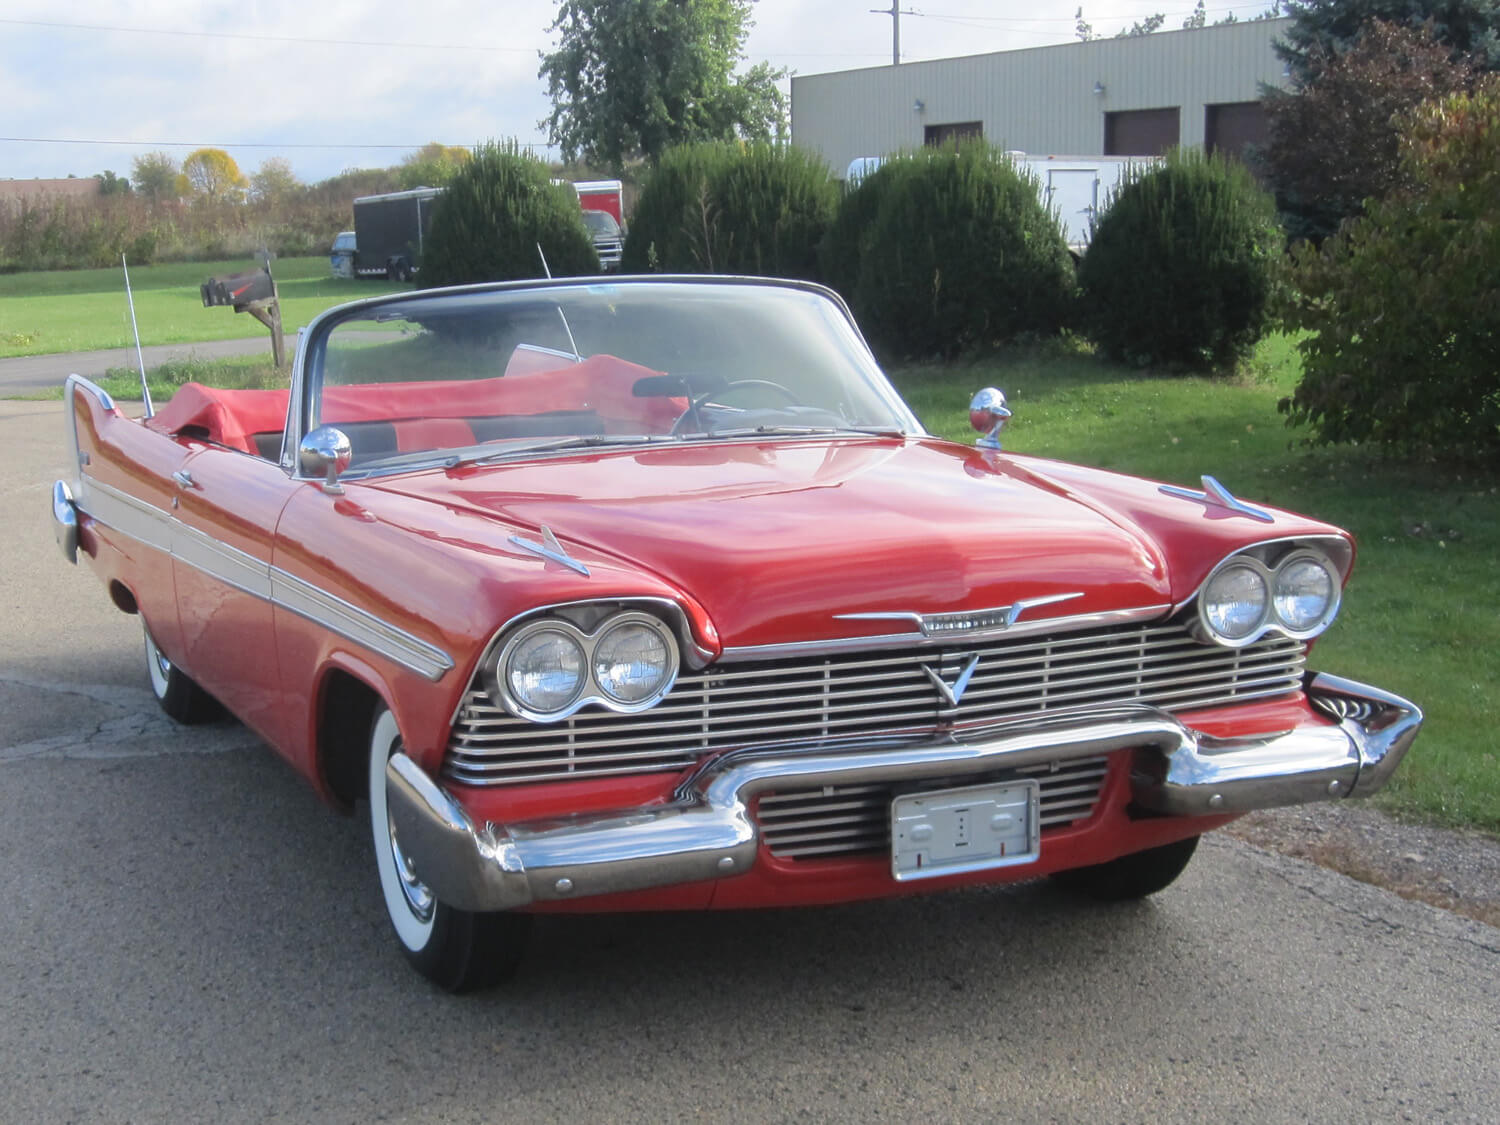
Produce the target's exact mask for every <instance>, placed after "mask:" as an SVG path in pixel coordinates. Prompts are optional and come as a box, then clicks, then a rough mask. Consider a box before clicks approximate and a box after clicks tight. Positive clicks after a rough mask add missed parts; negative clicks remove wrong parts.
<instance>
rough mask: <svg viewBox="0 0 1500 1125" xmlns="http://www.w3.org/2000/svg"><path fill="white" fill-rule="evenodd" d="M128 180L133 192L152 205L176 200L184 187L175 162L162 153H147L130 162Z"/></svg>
mask: <svg viewBox="0 0 1500 1125" xmlns="http://www.w3.org/2000/svg"><path fill="white" fill-rule="evenodd" d="M130 178H131V180H132V181H133V182H134V184H135V190H136V191H138V192H140V194H142V195H144V196H145V197H146V198H147V199H149V200H151V201H152V202H153V203H155V202H159V201H161V200H164V199H176V198H177V197H178V196H179V195H182V194H184V190H185V187H186V183H185V181H183V179H182V172H181V170H180V169H179V168H178V167H177V161H175V160H173V159H172V158H171V157H170V156H168V155H167V154H166V153H164V152H147V153H143V154H142V155H140V156H137V157H136V158H135V159H134V160H132V161H131V162H130Z"/></svg>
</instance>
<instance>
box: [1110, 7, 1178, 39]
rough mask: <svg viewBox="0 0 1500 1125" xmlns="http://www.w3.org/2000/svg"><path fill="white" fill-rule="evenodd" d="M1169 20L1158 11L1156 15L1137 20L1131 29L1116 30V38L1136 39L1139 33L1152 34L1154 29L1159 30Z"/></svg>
mask: <svg viewBox="0 0 1500 1125" xmlns="http://www.w3.org/2000/svg"><path fill="white" fill-rule="evenodd" d="M1166 22H1167V17H1166V16H1164V15H1162V13H1160V12H1157V13H1156V14H1155V15H1150V16H1147V17H1146V18H1145V19H1143V20H1137V21H1136V22H1135V23H1133V24H1131V25H1130V27H1129V29H1128V30H1126V29H1121V30H1120V31H1117V32H1115V38H1116V39H1134V38H1135V37H1136V36H1138V35H1150V34H1151V33H1152V32H1153V31H1159V30H1160V29H1161V25H1162V24H1164V23H1166Z"/></svg>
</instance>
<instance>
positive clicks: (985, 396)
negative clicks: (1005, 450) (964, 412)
mask: <svg viewBox="0 0 1500 1125" xmlns="http://www.w3.org/2000/svg"><path fill="white" fill-rule="evenodd" d="M1008 421H1010V407H1008V406H1006V405H1005V392H1004V391H1002V390H1000V389H999V388H998V387H985V388H984V389H983V390H982V391H980V392H979V393H977V394H976V395H975V396H974V398H973V399H972V400H971V401H970V402H969V425H971V426H973V427H974V428H975V429H976V430H978V431H979V432H980V433H981V434H983V435H984V436H983V437H981V438H980V439H979V440H978V441H976V442H975V443H974V446H975V448H977V449H999V448H1000V431H1001V430H1002V429H1004V428H1005V423H1006V422H1008Z"/></svg>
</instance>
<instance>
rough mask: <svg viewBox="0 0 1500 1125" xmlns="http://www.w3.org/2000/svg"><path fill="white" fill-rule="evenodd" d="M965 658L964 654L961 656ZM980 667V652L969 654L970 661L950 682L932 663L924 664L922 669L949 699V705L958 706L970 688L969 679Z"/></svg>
mask: <svg viewBox="0 0 1500 1125" xmlns="http://www.w3.org/2000/svg"><path fill="white" fill-rule="evenodd" d="M959 659H960V660H962V659H963V657H962V656H960V657H959ZM978 667H979V653H977V652H975V653H971V654H969V662H968V663H967V664H965V665H964V666H963V668H962V669H961V670H960V671H959V673H958V675H957V676H956V677H955V678H954V680H953V682H952V683H951V684H950V683H949V682H948V681H947V680H945V679H943V674H942V673H941V672H939V671H938V670H937V669H936V668H934V667H933V666H932V665H931V664H924V665H922V671H924V672H926V673H927V678H928V679H929V680H931V681H932V683H933V686H934V687H936V688H937V689H938V693H939V694H940V695H942V697H943V698H944V699H945V700H947V702H948V706H949V707H957V706H958V701H959V700H961V699H962V698H963V697H964V692H966V691H968V690H969V681H970V680H972V679H973V678H974V671H975V669H977V668H978Z"/></svg>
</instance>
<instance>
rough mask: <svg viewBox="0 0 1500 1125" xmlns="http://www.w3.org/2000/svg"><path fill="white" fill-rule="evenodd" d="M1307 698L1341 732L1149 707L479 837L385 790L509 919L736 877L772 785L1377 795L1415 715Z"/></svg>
mask: <svg viewBox="0 0 1500 1125" xmlns="http://www.w3.org/2000/svg"><path fill="white" fill-rule="evenodd" d="M1306 686H1307V693H1308V697H1309V699H1310V700H1311V701H1312V702H1313V704H1314V705H1315V706H1316V707H1318V709H1319V710H1321V711H1323V712H1324V713H1325V714H1327V715H1329V716H1330V717H1332V718H1334V719H1335V721H1336V725H1333V726H1321V725H1319V726H1313V725H1305V726H1301V727H1297V728H1295V729H1292V730H1287V731H1281V732H1277V733H1272V734H1265V735H1258V736H1254V737H1248V738H1236V739H1220V738H1212V737H1210V736H1208V735H1204V734H1202V733H1200V732H1197V731H1194V730H1192V729H1191V728H1189V727H1187V726H1185V725H1184V724H1183V723H1182V722H1180V721H1179V720H1177V719H1176V718H1173V717H1172V716H1171V715H1168V714H1166V713H1164V712H1161V711H1157V710H1154V709H1152V708H1147V707H1136V708H1112V709H1107V710H1095V711H1090V712H1078V713H1074V714H1072V715H1059V716H1055V717H1047V718H1042V719H1038V720H1032V721H1027V722H1024V723H1017V724H1013V725H1010V726H1005V727H999V728H995V729H993V730H991V731H989V732H987V733H986V735H985V736H984V737H983V738H982V739H980V740H978V741H960V740H958V739H955V738H942V739H934V740H932V741H929V742H925V743H920V744H916V745H913V744H911V743H891V744H888V745H887V744H880V743H878V742H874V743H872V742H866V743H862V744H860V745H858V746H857V747H854V748H851V749H847V750H837V751H833V750H827V749H820V750H815V751H803V752H792V751H787V752H780V753H768V752H766V751H764V750H762V751H739V752H734V753H729V754H725V755H723V756H722V757H720V758H717V759H715V760H713V761H712V762H709V763H708V764H706V765H704V766H703V767H701V768H700V769H699V770H698V772H697V773H695V774H694V775H693V776H692V777H691V778H689V779H688V780H687V781H686V782H685V783H684V784H683V785H682V786H681V787H679V789H678V790H677V794H676V797H675V799H674V800H673V801H671V802H670V803H667V804H663V805H653V806H646V807H642V808H637V809H628V810H624V811H620V812H614V813H596V814H588V815H581V816H576V817H570V818H564V819H554V820H547V821H528V822H525V823H519V824H508V825H500V824H493V823H487V824H484V825H475V824H474V822H473V821H472V820H471V819H470V817H469V816H468V814H467V813H466V812H465V811H464V809H463V808H462V807H461V806H460V805H459V804H458V802H457V801H455V800H454V799H453V797H452V796H451V795H450V794H449V793H448V792H447V791H446V790H444V789H443V788H442V786H440V785H439V784H438V783H437V782H436V781H434V780H433V778H432V777H431V776H429V775H428V774H427V773H426V772H425V771H423V770H422V768H421V767H420V766H418V765H417V764H416V763H415V762H413V761H412V760H411V759H410V758H408V757H407V756H406V755H404V754H396V755H394V756H393V757H392V758H391V760H390V762H389V764H388V765H387V766H386V794H387V801H388V807H389V809H390V815H391V818H392V821H393V824H394V827H395V830H396V833H397V836H398V838H399V839H400V841H401V849H402V851H403V852H404V853H405V854H406V855H407V856H408V857H409V858H410V860H411V863H412V867H413V869H414V870H415V873H416V875H417V877H418V878H420V879H421V880H422V881H423V882H424V883H426V884H427V886H428V887H429V888H430V889H431V890H432V892H433V893H434V894H435V895H436V896H437V897H438V898H439V899H441V900H442V901H444V902H447V903H449V904H451V905H453V906H456V907H459V908H461V909H465V910H509V909H513V908H515V907H519V906H525V905H527V904H528V903H532V902H548V901H557V900H563V899H571V898H582V897H587V896H590V895H602V894H610V893H612V892H617V891H637V890H644V889H647V888H650V887H664V886H671V885H674V884H678V883H692V882H698V881H701V880H705V879H716V878H722V877H725V876H730V875H738V874H742V873H744V872H746V871H748V870H750V868H751V866H752V865H753V864H754V863H755V857H756V854H757V850H758V846H759V838H758V833H757V829H756V826H755V823H754V821H753V819H752V817H751V815H750V808H751V806H752V804H753V803H754V800H755V798H756V796H757V795H758V794H760V793H763V792H766V791H768V790H773V789H777V788H781V789H785V788H788V787H793V786H795V787H799V788H805V787H810V786H818V785H852V784H860V783H871V782H884V783H891V782H896V783H899V782H902V781H913V782H915V781H933V780H940V779H943V778H957V777H964V776H968V775H974V774H980V773H984V772H986V771H992V770H998V769H1005V768H1009V767H1016V766H1025V765H1031V764H1034V763H1037V762H1048V761H1053V760H1057V759H1063V758H1074V757H1083V756H1089V755H1098V754H1108V753H1111V752H1113V751H1117V750H1134V751H1136V752H1137V753H1136V756H1135V769H1134V772H1133V773H1132V776H1131V790H1132V797H1133V799H1134V801H1135V803H1136V804H1137V805H1140V806H1142V807H1144V808H1148V809H1152V810H1155V811H1157V812H1161V813H1167V814H1171V815H1177V816H1198V815H1212V814H1217V813H1239V812H1248V811H1250V810H1251V809H1261V808H1273V807H1276V806H1279V805H1295V804H1302V803H1305V802H1309V801H1318V800H1326V799H1328V798H1330V797H1347V796H1350V795H1355V794H1357V795H1359V796H1367V795H1368V794H1370V793H1373V792H1375V791H1376V790H1378V789H1379V788H1380V787H1381V786H1382V785H1384V784H1385V782H1386V780H1387V779H1388V778H1389V777H1390V775H1391V773H1392V771H1393V770H1394V769H1395V768H1396V765H1397V763H1398V762H1399V761H1400V760H1401V757H1402V755H1404V754H1405V753H1406V750H1407V748H1408V747H1409V746H1410V745H1411V743H1412V740H1413V739H1414V738H1416V736H1417V731H1418V730H1419V729H1420V728H1421V725H1422V712H1421V711H1420V710H1419V709H1418V708H1417V707H1416V706H1414V705H1413V704H1411V703H1409V702H1408V701H1406V700H1404V699H1402V698H1400V697H1399V696H1395V695H1390V694H1388V693H1386V692H1383V691H1380V690H1378V689H1376V688H1372V687H1367V686H1366V685H1364V684H1358V683H1355V682H1353V681H1351V680H1344V679H1340V678H1338V677H1336V676H1327V675H1313V676H1310V677H1309V678H1308V681H1307V685H1306Z"/></svg>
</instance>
